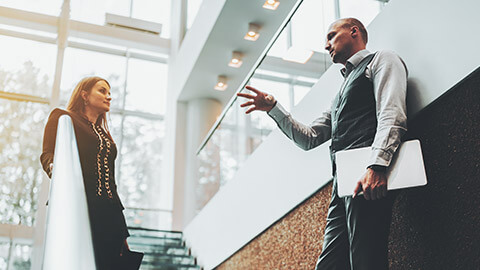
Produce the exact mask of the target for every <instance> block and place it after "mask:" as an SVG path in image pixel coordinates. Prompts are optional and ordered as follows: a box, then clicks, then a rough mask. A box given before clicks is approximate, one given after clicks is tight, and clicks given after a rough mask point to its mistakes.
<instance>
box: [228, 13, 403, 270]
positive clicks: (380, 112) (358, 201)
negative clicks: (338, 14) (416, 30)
mask: <svg viewBox="0 0 480 270" xmlns="http://www.w3.org/2000/svg"><path fill="white" fill-rule="evenodd" d="M367 41H368V35H367V31H366V29H365V27H364V26H363V25H362V23H361V22H360V21H358V20H357V19H353V18H346V19H340V20H338V21H336V22H334V23H333V24H332V25H331V26H330V27H329V30H328V34H327V38H326V46H325V49H326V50H327V51H328V52H329V53H330V56H331V58H332V60H333V62H334V63H339V64H342V65H344V68H343V69H342V75H343V76H344V77H345V80H344V83H343V85H342V87H341V89H340V91H339V92H338V94H337V96H336V97H335V99H334V100H333V104H332V107H331V109H330V110H327V111H325V112H324V113H323V115H322V116H321V117H319V118H317V119H316V120H315V121H313V122H312V123H311V124H310V125H304V124H301V123H299V122H297V121H296V120H294V119H293V118H292V116H291V115H290V114H289V113H288V112H286V111H285V109H283V107H282V106H281V105H280V104H279V103H277V102H276V100H275V98H274V97H273V96H271V95H268V94H266V93H264V92H261V91H259V90H257V89H255V88H253V87H251V86H247V87H246V88H247V89H248V90H251V91H253V92H254V93H255V94H256V95H252V94H246V93H238V94H237V95H238V96H240V97H244V98H248V99H250V100H249V101H247V102H245V103H244V104H242V105H241V106H242V107H246V106H251V107H250V108H249V109H248V110H247V111H246V113H250V112H252V111H255V110H259V111H266V112H267V113H268V114H269V115H270V116H271V117H272V118H273V119H274V120H275V121H276V122H277V124H278V126H279V127H280V129H281V130H282V131H283V133H285V135H287V136H288V137H289V138H290V139H292V140H293V141H294V142H295V143H296V144H297V145H298V146H299V147H301V148H302V149H305V150H308V149H312V148H314V147H316V146H318V145H320V144H322V143H324V142H325V141H327V140H328V139H332V142H331V146H330V149H331V154H332V155H331V156H332V164H333V192H332V199H331V201H330V206H329V210H328V216H327V225H326V228H325V235H324V243H323V249H322V253H321V255H320V257H319V259H318V262H317V266H316V269H326V270H331V269H342V270H343V269H355V270H357V269H365V270H381V269H388V250H387V249H388V233H389V228H390V220H391V211H392V203H393V195H392V194H391V192H389V193H388V194H387V180H386V177H385V170H386V168H387V167H388V166H389V165H390V162H391V160H392V156H393V154H394V153H395V151H396V149H397V147H398V145H399V144H400V140H401V136H402V135H403V134H404V133H405V131H406V121H407V117H406V105H405V100H406V88H407V70H406V67H405V65H404V63H403V62H402V60H401V59H400V58H399V57H398V56H397V55H396V54H394V53H393V52H389V51H379V52H376V53H370V52H369V51H368V50H366V44H367ZM365 146H371V149H372V150H371V159H370V161H369V164H370V165H369V166H368V167H367V168H366V172H365V174H364V175H363V176H360V175H359V179H360V180H359V182H358V184H357V187H356V188H355V190H354V195H353V196H351V197H345V198H340V197H338V194H337V179H336V167H335V155H334V154H335V152H337V151H341V150H346V149H352V148H359V147H365ZM360 192H363V196H362V195H359V194H361V193H360Z"/></svg>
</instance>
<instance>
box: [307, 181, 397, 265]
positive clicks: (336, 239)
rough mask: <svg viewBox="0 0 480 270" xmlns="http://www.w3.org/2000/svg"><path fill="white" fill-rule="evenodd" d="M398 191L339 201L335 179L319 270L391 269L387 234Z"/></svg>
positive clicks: (346, 198)
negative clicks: (368, 198)
mask: <svg viewBox="0 0 480 270" xmlns="http://www.w3.org/2000/svg"><path fill="white" fill-rule="evenodd" d="M395 195H396V192H391V191H389V192H388V195H387V197H385V198H383V199H380V200H374V201H367V200H365V199H364V198H363V196H358V197H356V198H355V199H352V197H345V198H340V197H338V195H337V181H336V178H334V180H333V191H332V199H331V201H330V206H329V209H328V216H327V225H326V227H325V234H324V235H325V236H324V242H323V249H322V254H321V255H320V257H319V258H318V261H317V266H316V268H315V269H316V270H337V269H338V270H384V269H388V234H389V231H390V222H391V216H392V206H393V201H394V198H395Z"/></svg>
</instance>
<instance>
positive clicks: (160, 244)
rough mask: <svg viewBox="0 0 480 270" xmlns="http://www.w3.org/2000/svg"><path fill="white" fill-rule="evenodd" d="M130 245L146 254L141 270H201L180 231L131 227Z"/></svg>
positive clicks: (134, 249) (129, 229)
mask: <svg viewBox="0 0 480 270" xmlns="http://www.w3.org/2000/svg"><path fill="white" fill-rule="evenodd" d="M128 231H129V232H130V237H129V238H128V245H129V246H130V249H131V250H133V251H140V252H143V253H145V256H144V257H143V261H142V265H141V267H140V270H201V269H202V268H201V267H200V266H198V265H197V263H196V260H195V258H194V257H193V256H191V255H190V250H189V249H188V248H187V247H186V246H185V243H184V242H183V234H182V232H178V231H163V230H153V229H144V228H134V227H129V228H128Z"/></svg>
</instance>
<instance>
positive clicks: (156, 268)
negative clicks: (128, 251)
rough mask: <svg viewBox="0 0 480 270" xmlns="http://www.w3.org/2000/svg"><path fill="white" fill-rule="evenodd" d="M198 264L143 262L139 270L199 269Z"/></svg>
mask: <svg viewBox="0 0 480 270" xmlns="http://www.w3.org/2000/svg"><path fill="white" fill-rule="evenodd" d="M200 269H201V268H200V266H198V265H193V264H192V265H188V264H183V265H182V264H169V263H165V264H154V265H153V264H149V263H143V262H142V265H141V266H140V270H200Z"/></svg>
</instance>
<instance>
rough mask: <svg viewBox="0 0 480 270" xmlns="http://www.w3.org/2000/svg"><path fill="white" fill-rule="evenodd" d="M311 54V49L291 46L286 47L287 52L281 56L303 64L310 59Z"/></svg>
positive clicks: (286, 59)
mask: <svg viewBox="0 0 480 270" xmlns="http://www.w3.org/2000/svg"><path fill="white" fill-rule="evenodd" d="M312 55H313V51H312V50H307V49H304V48H298V47H293V46H292V47H290V48H289V49H288V51H287V53H286V54H285V55H284V56H283V57H282V59H283V60H285V61H290V62H295V63H299V64H305V63H306V62H308V60H310V58H311V57H312Z"/></svg>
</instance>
